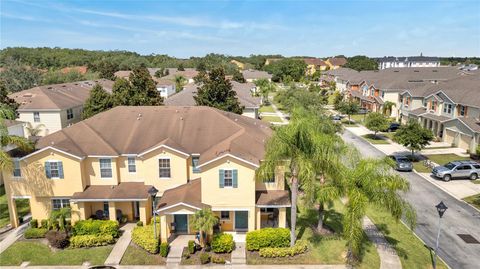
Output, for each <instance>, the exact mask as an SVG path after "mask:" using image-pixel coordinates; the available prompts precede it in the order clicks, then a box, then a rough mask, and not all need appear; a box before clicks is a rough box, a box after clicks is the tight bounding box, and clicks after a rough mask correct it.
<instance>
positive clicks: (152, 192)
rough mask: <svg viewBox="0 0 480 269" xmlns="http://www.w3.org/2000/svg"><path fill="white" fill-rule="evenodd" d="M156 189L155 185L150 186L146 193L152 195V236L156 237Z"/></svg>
mask: <svg viewBox="0 0 480 269" xmlns="http://www.w3.org/2000/svg"><path fill="white" fill-rule="evenodd" d="M157 193H158V190H157V189H156V188H155V187H153V186H152V187H151V188H150V189H149V190H148V194H149V195H150V197H152V214H153V236H154V237H155V238H157V218H156V217H155V215H156V212H155V197H156V196H157Z"/></svg>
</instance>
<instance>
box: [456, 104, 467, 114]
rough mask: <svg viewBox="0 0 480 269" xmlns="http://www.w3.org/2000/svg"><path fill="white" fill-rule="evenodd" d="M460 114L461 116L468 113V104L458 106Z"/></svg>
mask: <svg viewBox="0 0 480 269" xmlns="http://www.w3.org/2000/svg"><path fill="white" fill-rule="evenodd" d="M458 114H459V115H460V116H466V115H467V107H466V106H459V107H458Z"/></svg>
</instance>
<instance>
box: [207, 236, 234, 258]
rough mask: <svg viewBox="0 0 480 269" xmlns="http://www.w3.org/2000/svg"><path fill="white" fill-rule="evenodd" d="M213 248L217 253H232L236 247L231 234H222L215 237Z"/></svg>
mask: <svg viewBox="0 0 480 269" xmlns="http://www.w3.org/2000/svg"><path fill="white" fill-rule="evenodd" d="M211 246H212V250H213V252H215V253H230V252H232V250H233V248H234V247H235V242H233V236H232V235H231V234H224V233H221V234H216V235H214V236H213V240H212V245H211Z"/></svg>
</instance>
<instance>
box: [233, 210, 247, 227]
mask: <svg viewBox="0 0 480 269" xmlns="http://www.w3.org/2000/svg"><path fill="white" fill-rule="evenodd" d="M235 230H248V211H235Z"/></svg>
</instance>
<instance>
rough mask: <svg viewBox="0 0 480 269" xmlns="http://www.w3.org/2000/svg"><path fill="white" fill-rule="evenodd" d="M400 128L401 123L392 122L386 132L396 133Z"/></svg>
mask: <svg viewBox="0 0 480 269" xmlns="http://www.w3.org/2000/svg"><path fill="white" fill-rule="evenodd" d="M398 128H400V123H396V122H392V123H390V126H388V128H387V129H385V130H384V132H395V131H396V130H398Z"/></svg>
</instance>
